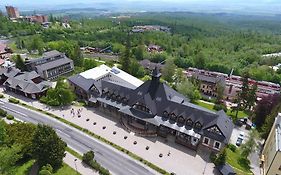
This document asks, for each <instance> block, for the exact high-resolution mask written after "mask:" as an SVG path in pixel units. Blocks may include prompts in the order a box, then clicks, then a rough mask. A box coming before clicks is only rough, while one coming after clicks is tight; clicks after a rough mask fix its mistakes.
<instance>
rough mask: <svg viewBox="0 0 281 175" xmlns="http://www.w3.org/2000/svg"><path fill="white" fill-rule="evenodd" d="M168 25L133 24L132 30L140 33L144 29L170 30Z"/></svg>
mask: <svg viewBox="0 0 281 175" xmlns="http://www.w3.org/2000/svg"><path fill="white" fill-rule="evenodd" d="M170 30H171V29H170V28H169V27H165V26H160V25H143V26H133V28H132V32H134V33H140V32H145V31H162V32H170Z"/></svg>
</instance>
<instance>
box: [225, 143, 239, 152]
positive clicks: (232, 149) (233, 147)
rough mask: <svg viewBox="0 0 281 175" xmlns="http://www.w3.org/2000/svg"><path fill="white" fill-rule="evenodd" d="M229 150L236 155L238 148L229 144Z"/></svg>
mask: <svg viewBox="0 0 281 175" xmlns="http://www.w3.org/2000/svg"><path fill="white" fill-rule="evenodd" d="M227 148H229V149H230V150H231V151H232V152H234V153H235V152H236V149H237V147H236V146H235V145H233V144H228V145H227Z"/></svg>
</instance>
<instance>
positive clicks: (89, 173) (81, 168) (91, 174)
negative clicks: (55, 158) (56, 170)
mask: <svg viewBox="0 0 281 175" xmlns="http://www.w3.org/2000/svg"><path fill="white" fill-rule="evenodd" d="M75 160H76V161H75ZM63 161H64V162H65V163H66V164H67V165H68V166H70V167H71V168H73V169H74V170H75V171H78V172H79V173H80V174H81V175H98V174H99V173H98V172H96V171H94V170H93V169H91V168H90V167H89V166H87V165H85V164H84V163H82V161H81V160H80V159H78V158H77V157H75V156H73V155H72V154H70V153H69V152H66V155H65V157H64V158H63Z"/></svg>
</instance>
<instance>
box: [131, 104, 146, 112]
mask: <svg viewBox="0 0 281 175" xmlns="http://www.w3.org/2000/svg"><path fill="white" fill-rule="evenodd" d="M133 107H134V108H135V109H138V110H141V111H144V112H147V113H150V110H149V108H148V107H146V106H145V104H143V103H139V102H137V103H136V104H134V105H133Z"/></svg>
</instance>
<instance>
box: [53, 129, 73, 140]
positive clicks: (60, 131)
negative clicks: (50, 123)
mask: <svg viewBox="0 0 281 175" xmlns="http://www.w3.org/2000/svg"><path fill="white" fill-rule="evenodd" d="M56 131H58V132H59V133H61V134H63V135H65V136H67V137H69V138H71V136H70V135H68V134H66V133H64V132H63V131H62V130H60V129H56Z"/></svg>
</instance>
